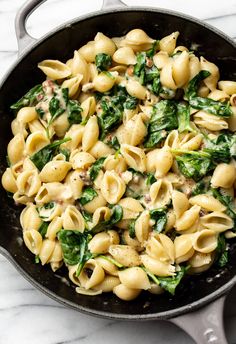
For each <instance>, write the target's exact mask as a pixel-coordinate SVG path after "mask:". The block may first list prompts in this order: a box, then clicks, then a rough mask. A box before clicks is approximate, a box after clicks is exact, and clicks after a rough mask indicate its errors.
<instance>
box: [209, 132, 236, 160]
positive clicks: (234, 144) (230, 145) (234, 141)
mask: <svg viewBox="0 0 236 344" xmlns="http://www.w3.org/2000/svg"><path fill="white" fill-rule="evenodd" d="M204 151H205V152H208V153H209V154H210V155H211V158H212V159H213V160H214V161H217V162H225V163H228V162H229V161H230V159H231V158H234V157H235V156H236V136H235V135H231V134H228V135H227V134H225V133H224V134H220V135H219V136H217V138H216V139H214V140H211V139H209V138H206V137H205V147H204Z"/></svg>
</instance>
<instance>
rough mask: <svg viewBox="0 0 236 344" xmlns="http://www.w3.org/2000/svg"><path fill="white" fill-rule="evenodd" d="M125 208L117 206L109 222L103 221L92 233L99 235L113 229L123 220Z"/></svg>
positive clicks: (113, 209)
mask: <svg viewBox="0 0 236 344" xmlns="http://www.w3.org/2000/svg"><path fill="white" fill-rule="evenodd" d="M122 217H123V208H122V207H121V206H120V205H118V204H117V205H115V206H114V207H113V208H112V214H111V217H110V219H109V220H106V221H101V222H99V223H98V224H97V225H96V226H94V227H93V228H92V229H91V233H93V234H97V233H99V232H102V231H105V230H108V229H111V228H112V226H114V225H115V224H116V223H118V222H119V221H121V220H122Z"/></svg>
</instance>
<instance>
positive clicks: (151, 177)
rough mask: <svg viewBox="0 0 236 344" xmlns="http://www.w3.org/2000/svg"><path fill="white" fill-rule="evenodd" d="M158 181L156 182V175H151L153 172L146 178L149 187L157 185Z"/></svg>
mask: <svg viewBox="0 0 236 344" xmlns="http://www.w3.org/2000/svg"><path fill="white" fill-rule="evenodd" d="M156 181H157V180H156V178H155V176H154V174H153V173H151V172H148V173H147V176H146V184H147V185H152V184H153V183H155V182H156Z"/></svg>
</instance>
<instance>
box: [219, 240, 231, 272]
mask: <svg viewBox="0 0 236 344" xmlns="http://www.w3.org/2000/svg"><path fill="white" fill-rule="evenodd" d="M228 261H229V252H228V250H227V243H226V239H225V236H224V234H223V233H220V235H219V236H218V244H217V248H216V263H217V265H218V266H219V267H221V268H223V267H224V266H225V265H226V264H227V263H228Z"/></svg>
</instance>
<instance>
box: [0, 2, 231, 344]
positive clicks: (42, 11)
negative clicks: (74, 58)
mask: <svg viewBox="0 0 236 344" xmlns="http://www.w3.org/2000/svg"><path fill="white" fill-rule="evenodd" d="M23 2H24V0H0V78H1V77H2V76H3V75H4V73H5V72H6V70H7V69H8V68H9V67H10V65H11V64H12V63H13V62H14V61H15V60H16V58H17V42H16V39H15V34H14V17H15V14H16V12H17V10H18V9H19V7H20V6H21V5H22V3H23ZM101 2H102V1H101V0H83V1H78V0H66V1H65V0H64V1H63V0H49V1H47V2H46V3H44V4H43V5H42V6H41V7H40V8H39V9H38V10H37V11H36V12H35V13H33V14H32V16H31V17H30V18H29V20H28V25H27V26H28V29H29V32H30V33H31V34H32V35H33V36H34V37H40V36H41V35H43V34H45V33H46V32H48V30H50V29H51V28H53V27H55V26H57V25H59V24H60V23H63V22H64V21H67V20H70V19H71V18H74V17H75V16H76V17H78V16H79V15H81V14H85V13H88V12H92V11H94V10H98V9H99V8H100V7H101ZM124 2H125V3H127V4H128V5H134V6H135V5H137V4H138V5H140V6H159V7H162V8H164V7H165V8H169V9H174V10H176V11H180V12H184V13H187V14H191V15H193V16H195V17H198V18H200V19H203V20H206V21H207V22H208V23H210V24H212V25H214V26H216V27H218V28H219V29H221V30H223V31H224V32H225V33H227V34H228V35H230V36H231V37H233V38H235V39H236V25H235V21H236V0H227V1H220V0H207V1H206V0H198V1H196V0H158V1H155V0H140V1H138V0H124ZM0 278H1V283H0V344H16V343H17V344H75V343H83V344H93V343H96V344H100V343H101V344H106V343H110V342H111V341H112V343H113V344H118V343H122V344H130V343H131V344H132V343H135V344H141V343H142V344H143V343H144V342H145V343H147V344H151V343H160V344H162V343H163V344H165V343H173V344H180V343H181V344H190V343H193V341H192V340H191V339H190V337H188V336H187V335H186V334H185V333H184V332H182V331H181V330H179V329H178V328H177V327H175V326H174V325H172V324H170V323H167V322H143V323H129V322H119V321H108V320H103V319H98V318H92V317H89V316H85V315H83V314H79V313H77V312H75V311H73V310H71V309H67V308H64V307H63V306H61V305H59V304H57V303H56V302H54V301H52V300H50V299H49V298H48V297H46V296H44V295H43V294H41V293H40V292H39V291H38V290H36V289H35V288H34V287H32V286H31V285H30V284H29V283H28V282H27V281H25V280H24V279H23V278H22V277H21V276H20V274H19V273H18V272H17V271H16V270H15V269H14V268H13V267H12V266H11V264H10V263H9V262H8V261H7V260H6V259H5V258H3V257H1V256H0ZM235 304H236V289H234V290H233V291H232V292H231V294H230V295H229V297H228V299H227V302H226V307H225V325H226V333H227V337H228V339H229V342H230V343H236V326H235V325H236V310H235Z"/></svg>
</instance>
